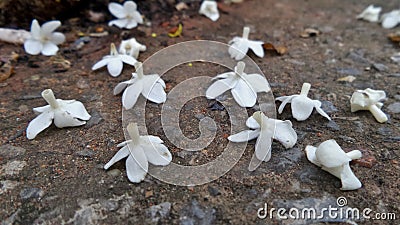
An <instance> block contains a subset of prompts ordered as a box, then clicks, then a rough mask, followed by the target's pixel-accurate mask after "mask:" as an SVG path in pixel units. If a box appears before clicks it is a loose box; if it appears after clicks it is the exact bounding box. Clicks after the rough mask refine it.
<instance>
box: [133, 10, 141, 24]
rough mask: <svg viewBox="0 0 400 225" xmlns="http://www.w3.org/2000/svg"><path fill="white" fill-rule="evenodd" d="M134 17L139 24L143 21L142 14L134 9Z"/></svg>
mask: <svg viewBox="0 0 400 225" xmlns="http://www.w3.org/2000/svg"><path fill="white" fill-rule="evenodd" d="M131 16H132V18H133V19H134V20H135V21H136V22H137V23H139V24H142V23H143V18H142V15H140V13H139V12H138V11H134V12H132V13H131Z"/></svg>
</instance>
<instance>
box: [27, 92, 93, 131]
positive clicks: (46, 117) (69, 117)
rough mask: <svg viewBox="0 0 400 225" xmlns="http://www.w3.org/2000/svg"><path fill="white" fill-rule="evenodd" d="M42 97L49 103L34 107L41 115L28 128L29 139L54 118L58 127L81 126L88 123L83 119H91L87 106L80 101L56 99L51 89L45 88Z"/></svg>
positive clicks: (48, 124)
mask: <svg viewBox="0 0 400 225" xmlns="http://www.w3.org/2000/svg"><path fill="white" fill-rule="evenodd" d="M42 97H43V98H44V100H46V102H47V103H49V105H46V106H42V107H37V108H34V109H33V111H34V112H36V113H40V115H39V116H37V117H36V118H35V119H33V120H32V121H31V122H30V123H29V125H28V127H27V128H26V137H27V138H28V139H33V138H35V137H36V135H37V134H39V133H40V132H42V131H43V130H44V129H46V128H47V127H48V126H50V125H51V123H52V121H53V119H54V124H55V125H56V126H57V127H58V128H63V127H75V126H80V125H83V124H85V123H86V122H85V121H83V120H89V119H90V115H89V113H87V111H86V109H85V106H84V105H83V104H82V103H81V102H79V101H76V100H62V99H56V98H55V97H54V94H53V91H52V90H51V89H46V90H44V91H43V92H42Z"/></svg>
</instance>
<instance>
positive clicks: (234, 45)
mask: <svg viewBox="0 0 400 225" xmlns="http://www.w3.org/2000/svg"><path fill="white" fill-rule="evenodd" d="M249 33H250V28H249V27H244V28H243V35H242V37H234V38H233V39H232V40H231V41H229V44H230V45H231V46H229V49H228V52H229V54H230V55H231V58H234V59H235V60H241V59H243V58H244V57H245V56H246V53H247V51H248V50H249V48H250V49H251V50H253V52H254V53H255V54H256V55H257V56H258V57H260V58H262V57H264V49H263V46H262V45H263V44H264V42H262V41H251V40H249Z"/></svg>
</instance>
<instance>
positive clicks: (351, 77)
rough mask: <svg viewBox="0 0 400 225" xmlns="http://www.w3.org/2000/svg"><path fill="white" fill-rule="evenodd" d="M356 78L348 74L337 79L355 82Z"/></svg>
mask: <svg viewBox="0 0 400 225" xmlns="http://www.w3.org/2000/svg"><path fill="white" fill-rule="evenodd" d="M355 79H356V77H355V76H346V77H341V78H339V79H337V81H344V82H350V83H351V82H353V81H354V80H355Z"/></svg>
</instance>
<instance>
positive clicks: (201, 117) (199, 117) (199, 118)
mask: <svg viewBox="0 0 400 225" xmlns="http://www.w3.org/2000/svg"><path fill="white" fill-rule="evenodd" d="M194 117H195V118H196V119H198V120H201V119H203V118H204V117H206V116H205V115H204V114H201V113H197V114H196V115H194Z"/></svg>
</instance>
